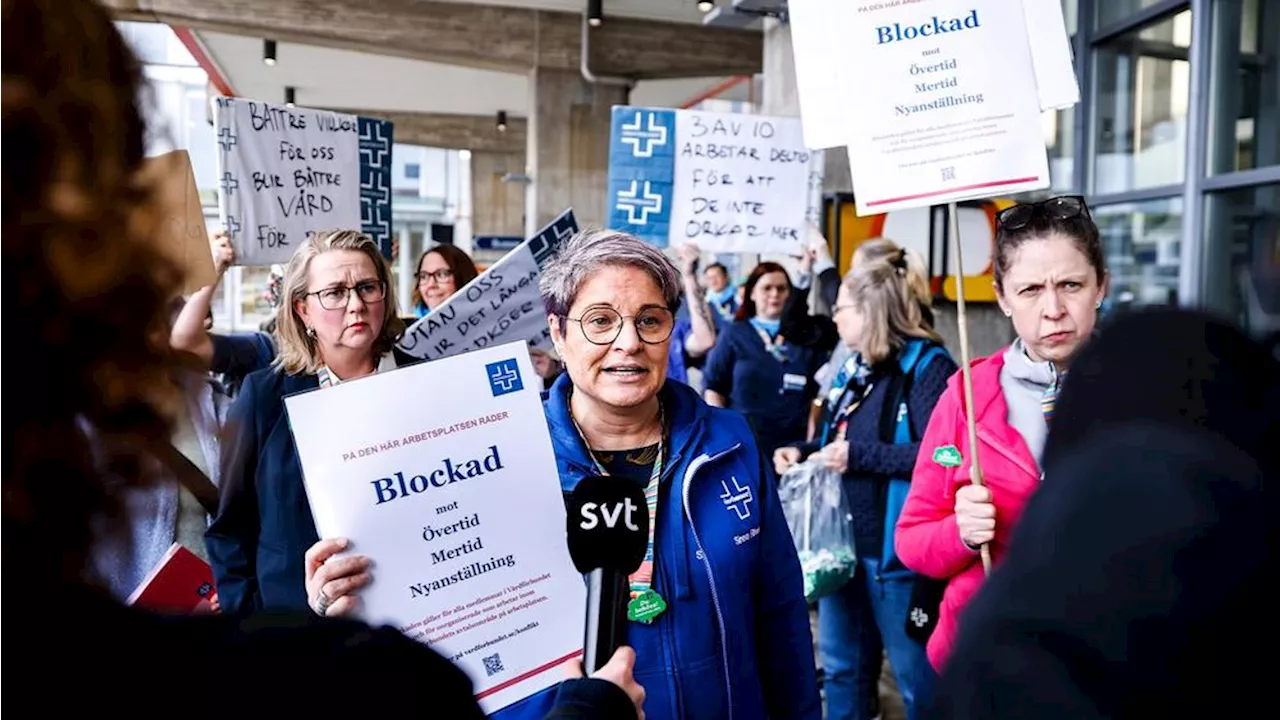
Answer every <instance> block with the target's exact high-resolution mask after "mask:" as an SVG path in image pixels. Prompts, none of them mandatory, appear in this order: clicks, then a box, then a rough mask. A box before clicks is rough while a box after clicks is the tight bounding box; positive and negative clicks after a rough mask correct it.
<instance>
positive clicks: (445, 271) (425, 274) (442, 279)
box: [417, 268, 453, 285]
mask: <svg viewBox="0 0 1280 720" xmlns="http://www.w3.org/2000/svg"><path fill="white" fill-rule="evenodd" d="M417 278H418V282H426V280H427V278H435V280H436V282H438V283H440V284H441V285H443V284H444V283H447V282H449V281H450V280H452V279H453V271H452V270H450V269H449V268H441V269H440V270H434V271H428V270H424V271H422V272H420V273H418V275H417Z"/></svg>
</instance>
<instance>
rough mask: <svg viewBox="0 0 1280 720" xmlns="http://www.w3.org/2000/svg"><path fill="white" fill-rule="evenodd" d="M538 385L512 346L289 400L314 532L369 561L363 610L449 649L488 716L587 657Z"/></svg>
mask: <svg viewBox="0 0 1280 720" xmlns="http://www.w3.org/2000/svg"><path fill="white" fill-rule="evenodd" d="M541 387H542V384H541V382H539V378H538V376H537V375H536V374H535V373H534V371H533V366H532V364H531V363H530V361H529V354H528V352H527V351H526V350H525V348H524V347H523V346H522V345H521V344H520V343H507V344H505V345H499V346H496V347H489V348H486V349H484V350H481V351H478V352H476V353H470V354H467V355H465V356H460V357H453V358H449V359H447V360H442V361H440V362H439V363H431V364H430V365H427V364H419V365H414V366H412V367H407V368H402V369H400V370H396V371H395V372H388V373H378V374H376V375H371V376H369V377H366V378H361V379H359V380H356V381H353V382H349V383H347V382H344V383H342V384H340V385H338V386H336V387H332V388H329V389H326V390H318V391H314V392H305V393H298V394H296V395H292V396H290V397H288V398H286V399H285V408H286V409H287V411H288V413H289V428H290V430H292V432H293V437H294V440H295V443H296V445H297V448H298V462H299V464H300V465H301V467H302V477H303V482H304V484H305V485H306V490H307V500H308V502H309V504H310V506H311V512H312V514H313V516H314V517H315V521H316V529H317V530H319V531H320V533H321V536H322V537H346V538H350V539H351V546H352V548H354V549H355V550H356V551H357V552H359V553H361V554H364V555H367V556H368V557H369V558H371V559H372V561H373V564H374V571H373V572H374V578H375V579H374V582H373V583H371V584H370V585H369V586H367V587H365V588H362V589H361V590H360V600H361V604H360V606H359V608H358V611H357V612H358V615H359V617H360V618H362V619H364V620H365V621H367V622H369V623H371V624H374V625H390V626H393V627H395V628H397V629H399V630H400V632H402V633H404V634H405V635H406V636H407V637H409V638H411V639H414V640H417V641H419V642H421V643H424V644H426V645H429V646H430V647H431V648H433V649H434V650H436V651H437V652H439V653H441V654H442V655H444V656H445V657H446V658H448V659H449V661H450V662H452V663H454V664H455V665H457V666H458V667H459V668H461V669H462V670H463V672H465V673H467V675H468V676H470V678H471V681H472V684H473V687H474V692H475V694H476V699H477V700H478V701H479V703H480V706H481V709H482V710H484V711H485V712H486V713H490V714H492V713H495V712H496V711H498V710H500V709H502V708H504V707H506V706H508V705H511V704H512V703H515V702H518V701H520V700H522V699H524V698H526V697H529V696H531V695H534V694H536V693H539V692H541V691H543V690H545V689H547V688H549V687H552V686H554V685H556V684H557V683H559V682H560V679H561V677H562V669H561V667H560V666H561V665H562V664H563V663H564V662H565V661H567V660H569V659H571V658H574V657H577V656H579V655H581V654H582V622H583V611H584V608H585V607H586V589H585V587H584V585H583V582H582V575H581V574H579V573H578V572H577V571H576V570H575V569H574V567H573V561H572V560H571V559H570V558H569V550H568V546H567V544H566V542H565V507H564V500H563V495H562V494H561V492H560V478H559V476H558V474H557V472H556V460H555V454H554V452H553V451H552V448H551V436H550V433H549V432H548V430H547V423H546V420H545V418H544V417H543V414H542V401H541V398H540V397H539V390H540V389H541ZM407 397H424V398H431V400H430V402H408V403H406V402H405V401H404V400H405V398H407ZM334 417H356V418H362V421H361V422H359V423H354V425H358V427H351V428H343V427H341V425H342V423H337V424H335V423H333V422H331V420H332V418H334ZM387 691H388V692H403V691H408V689H406V688H387ZM430 701H431V699H430V697H424V700H423V702H424V705H426V706H430ZM517 714H518V713H517Z"/></svg>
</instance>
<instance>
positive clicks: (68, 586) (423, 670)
mask: <svg viewBox="0 0 1280 720" xmlns="http://www.w3.org/2000/svg"><path fill="white" fill-rule="evenodd" d="M2 22H3V26H4V41H5V42H4V55H3V63H4V67H5V70H4V80H3V116H4V129H3V133H4V138H3V144H4V147H5V148H6V149H7V150H9V154H8V156H7V158H6V162H5V163H4V166H3V184H4V199H5V203H4V219H3V222H4V226H3V235H4V268H5V276H4V280H5V282H4V300H3V302H4V306H5V311H6V316H5V320H6V323H7V324H6V328H5V330H6V332H7V333H12V334H13V336H14V337H21V338H23V340H24V342H25V345H24V350H25V351H27V352H30V353H31V356H32V357H33V358H37V361H36V362H30V363H21V364H19V363H14V362H8V363H5V364H4V369H3V373H4V376H3V377H4V383H5V384H6V385H8V386H9V387H10V388H14V387H17V386H18V384H21V386H22V387H24V388H28V387H29V388H33V389H34V390H35V392H36V393H38V399H37V400H36V401H30V400H28V399H27V398H28V397H29V396H23V399H22V400H21V401H20V402H21V405H22V407H21V413H20V414H19V413H14V412H10V408H9V407H7V406H6V412H5V441H4V442H5V445H4V456H5V463H4V466H3V497H4V502H3V518H4V523H3V528H4V530H3V542H4V547H5V551H4V573H5V577H9V578H21V580H22V590H21V592H13V593H10V594H9V595H8V596H6V598H5V601H6V603H5V614H4V619H5V621H6V624H7V625H9V627H10V634H9V635H8V636H6V638H7V639H6V640H5V645H4V649H5V650H6V651H7V652H6V654H8V655H9V656H10V658H21V661H20V662H15V661H14V660H12V659H11V661H10V662H9V664H8V665H6V666H5V673H4V685H5V687H6V688H7V690H6V692H7V695H6V697H7V698H8V702H9V703H10V707H11V708H13V707H21V708H31V707H36V706H37V703H38V706H39V707H40V711H41V712H44V713H48V714H50V715H53V716H71V715H89V714H93V715H101V716H106V717H112V716H119V715H125V714H128V715H129V716H131V717H175V716H180V717H184V718H205V717H208V718H213V717H225V716H226V715H227V714H228V713H229V712H230V713H233V714H243V715H247V716H260V715H267V714H271V715H274V714H277V713H278V712H280V711H281V710H283V711H284V712H285V713H287V714H289V715H298V716H300V717H329V716H331V715H333V713H334V712H335V711H342V710H348V711H350V710H358V711H359V712H360V716H369V717H405V716H408V715H410V714H412V715H413V716H420V717H438V718H449V719H450V720H453V719H455V718H463V719H465V718H480V717H482V713H481V711H480V708H479V707H478V705H477V704H476V701H475V699H474V696H473V690H472V686H471V683H470V682H469V681H468V679H467V677H466V676H465V675H463V674H462V672H461V671H459V670H458V669H457V668H454V667H453V666H452V665H450V664H449V663H448V662H447V661H445V660H444V659H443V658H442V657H440V656H439V655H438V654H436V653H435V652H434V651H432V650H431V649H430V648H428V647H426V646H425V645H422V644H420V643H417V642H415V641H413V640H410V639H409V638H407V637H405V636H403V635H401V634H400V633H398V632H396V631H394V630H389V629H374V628H371V627H369V626H367V625H362V624H359V623H355V622H344V621H341V620H337V619H330V618H316V617H312V616H309V615H306V614H303V615H286V614H275V615H262V614H258V615H250V616H246V617H234V618H233V617H230V616H203V617H176V616H173V617H169V616H160V615H156V614H152V613H149V612H147V611H145V610H141V609H138V608H132V607H125V606H123V605H120V604H119V603H118V602H117V601H115V600H114V599H112V598H111V596H110V595H109V594H108V592H107V591H106V590H105V588H104V587H103V586H102V585H101V584H100V582H99V580H100V578H98V577H96V576H95V574H94V570H93V566H92V564H91V563H90V556H91V552H92V550H93V548H94V547H95V545H97V544H99V543H100V542H102V541H103V540H104V539H110V538H118V537H119V536H120V533H121V532H122V531H123V530H124V529H125V526H126V524H127V520H128V518H129V508H128V507H127V506H126V505H125V503H124V497H125V493H124V491H125V490H126V489H128V488H130V487H152V486H154V484H155V483H158V482H164V481H165V480H163V478H164V477H165V473H164V472H163V471H161V470H159V469H158V468H157V467H156V463H154V462H151V460H153V458H149V457H147V456H146V453H145V452H144V451H142V450H141V449H140V448H142V447H145V446H147V445H149V444H154V443H156V442H162V441H163V439H164V438H167V437H169V433H170V430H171V426H172V422H173V418H172V417H171V412H172V410H171V408H172V407H173V404H174V402H175V401H176V399H177V393H178V389H177V388H176V387H175V386H174V384H173V383H172V381H171V379H170V377H171V373H172V372H173V371H174V369H175V368H176V367H178V361H177V358H175V356H174V353H173V352H172V351H171V350H170V348H169V347H168V342H167V340H168V329H169V328H168V325H169V317H168V308H169V306H170V305H169V304H170V301H171V300H172V299H173V298H174V297H176V296H177V295H178V293H179V291H180V289H181V282H182V273H181V272H180V270H179V269H178V268H177V267H175V266H173V265H172V264H171V263H170V261H169V260H167V259H166V258H165V256H164V255H163V254H162V253H161V252H160V251H159V249H158V248H160V247H162V246H163V244H164V243H165V242H169V241H170V240H168V239H167V238H164V237H163V236H162V235H161V233H162V232H164V231H165V230H166V229H167V223H162V222H160V217H159V214H160V213H159V211H158V209H157V206H156V203H155V201H154V198H155V196H156V186H155V185H148V184H147V183H146V182H145V181H143V180H142V179H141V178H140V176H139V170H140V168H141V167H142V165H143V149H144V147H145V143H144V137H145V132H146V126H145V123H144V121H143V118H142V114H141V112H140V111H139V108H138V105H137V103H138V98H139V97H141V96H142V93H141V90H142V88H143V77H142V68H141V65H140V63H139V61H138V59H137V58H136V57H135V56H134V55H133V53H132V52H131V51H130V50H129V48H128V46H127V45H126V44H125V42H124V39H123V38H122V37H121V36H120V34H119V32H118V31H117V30H116V29H115V27H114V25H113V24H112V22H111V18H110V16H109V15H108V14H107V12H106V11H105V10H103V9H102V8H101V7H100V6H98V5H96V4H94V3H91V2H88V1H87V0H4V2H3V17H2ZM9 397H10V398H14V397H17V396H14V395H13V394H12V393H11V394H10V396H9ZM169 482H172V481H171V480H170V481H169ZM95 519H101V520H102V522H100V523H95V522H94V521H95ZM633 658H634V656H633V655H631V654H630V651H620V655H619V656H615V658H614V660H615V664H614V666H613V668H612V670H608V671H606V670H607V666H606V669H602V671H601V672H600V673H599V674H598V676H597V678H596V679H590V680H581V679H577V680H571V681H568V682H565V683H563V684H561V685H560V688H559V691H560V695H559V699H560V707H559V708H558V709H557V710H556V711H554V712H553V714H552V717H558V718H578V719H585V718H613V717H635V716H636V715H637V711H636V708H638V707H640V705H641V703H642V702H643V699H644V690H643V688H641V687H640V686H639V685H637V684H636V683H635V681H634V680H633V679H631V672H630V667H631V662H632V660H633ZM579 674H580V669H579ZM337 684H341V686H342V688H341V690H340V689H338V688H336V687H335V685H337ZM343 690H345V692H344V691H343ZM351 690H354V691H355V692H351Z"/></svg>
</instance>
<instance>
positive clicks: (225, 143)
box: [218, 127, 237, 152]
mask: <svg viewBox="0 0 1280 720" xmlns="http://www.w3.org/2000/svg"><path fill="white" fill-rule="evenodd" d="M218 144H219V145H221V146H222V152H231V146H232V145H235V144H237V142H236V135H235V133H233V132H231V128H225V127H224V128H222V129H221V130H219V131H218Z"/></svg>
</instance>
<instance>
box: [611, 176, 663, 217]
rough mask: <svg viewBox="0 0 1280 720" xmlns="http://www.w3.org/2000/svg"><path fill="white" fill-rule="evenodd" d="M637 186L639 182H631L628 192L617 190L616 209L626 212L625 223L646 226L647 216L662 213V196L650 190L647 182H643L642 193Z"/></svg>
mask: <svg viewBox="0 0 1280 720" xmlns="http://www.w3.org/2000/svg"><path fill="white" fill-rule="evenodd" d="M639 186H640V181H639V180H632V181H631V189H630V190H619V191H618V203H617V205H616V207H617V208H618V209H619V210H625V211H626V213H627V222H629V223H631V224H632V225H648V224H649V215H651V214H652V215H657V214H659V213H661V212H662V195H661V194H659V193H655V192H653V191H652V190H651V189H650V185H649V181H648V180H645V181H644V191H643V193H641V192H640V189H639Z"/></svg>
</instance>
